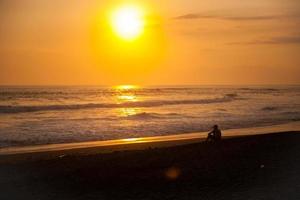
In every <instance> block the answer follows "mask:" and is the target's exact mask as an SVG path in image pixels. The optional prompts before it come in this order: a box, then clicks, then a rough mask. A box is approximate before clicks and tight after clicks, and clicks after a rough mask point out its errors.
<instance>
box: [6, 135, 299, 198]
mask: <svg viewBox="0 0 300 200" xmlns="http://www.w3.org/2000/svg"><path fill="white" fill-rule="evenodd" d="M299 133H300V132H299V131H289V132H277V133H269V134H259V135H248V136H247V135H244V136H242V137H227V138H226V139H224V140H223V141H222V142H221V143H220V144H207V143H205V142H203V141H199V140H197V139H193V142H188V143H186V144H184V142H182V141H181V143H180V142H179V143H180V145H178V144H177V145H176V143H178V141H177V142H175V143H173V144H172V145H169V146H168V145H167V146H166V144H170V141H168V142H167V143H164V145H163V146H161V147H147V148H137V147H138V146H139V145H140V146H141V145H143V144H141V143H136V144H133V146H135V147H136V148H132V149H128V150H124V149H120V150H117V149H116V150H114V151H113V152H101V151H100V152H99V147H91V148H85V149H80V148H79V149H76V150H74V149H73V150H72V149H69V150H59V151H48V152H47V151H45V152H35V153H27V154H10V155H1V156H0V176H1V179H0V193H1V199H3V200H6V199H103V200H106V199H112V200H115V199H299V197H300V193H299V190H300V184H299V182H300V170H299V169H300V146H299V142H300V134H299Z"/></svg>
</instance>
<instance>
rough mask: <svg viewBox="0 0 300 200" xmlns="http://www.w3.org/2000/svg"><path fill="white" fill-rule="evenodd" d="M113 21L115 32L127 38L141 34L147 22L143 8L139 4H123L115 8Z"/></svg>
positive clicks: (130, 38)
mask: <svg viewBox="0 0 300 200" xmlns="http://www.w3.org/2000/svg"><path fill="white" fill-rule="evenodd" d="M111 21H112V22H111V23H112V28H113V31H114V32H115V34H116V35H117V36H119V37H121V38H122V39H125V40H133V39H135V38H137V37H138V36H139V35H141V34H142V32H143V29H144V23H145V22H144V19H143V12H142V9H141V8H139V7H137V6H123V7H121V8H119V9H117V10H115V11H114V12H113V14H112V19H111Z"/></svg>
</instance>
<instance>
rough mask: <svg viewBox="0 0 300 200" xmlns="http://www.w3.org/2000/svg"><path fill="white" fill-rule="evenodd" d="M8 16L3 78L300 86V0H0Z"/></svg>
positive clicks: (2, 15)
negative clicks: (131, 10) (135, 15)
mask: <svg viewBox="0 0 300 200" xmlns="http://www.w3.org/2000/svg"><path fill="white" fill-rule="evenodd" d="M126 6H133V7H137V10H138V12H140V13H141V18H142V19H141V22H140V24H132V25H129V26H132V28H135V26H142V28H141V29H139V30H133V31H136V32H134V33H137V36H134V37H131V35H129V36H128V35H127V37H125V36H126V34H128V33H127V32H126V30H125V33H121V34H120V33H116V30H115V29H114V28H115V26H116V25H115V24H118V23H119V21H118V20H115V19H114V18H113V17H114V13H117V14H115V15H116V16H117V15H118V14H119V13H121V11H118V10H122V8H124V7H126ZM129 17H130V16H129ZM115 18H117V17H115ZM121 18H122V17H121ZM0 19H1V23H0V84H1V85H116V84H138V85H172V84H175V85H183V84H192V85H198V84H199V85H201V84H300V1H298V0H251V1H241V0H226V1H224V0H203V1H199V0H186V1H184V0H164V1H162V0H151V1H143V0H139V1H117V0H110V1H108V0H107V1H104V0H85V1H80V0H75V1H74V0H21V1H20V0H0ZM125 19H126V17H125ZM114 20H115V21H114ZM125 21H126V20H125ZM120 23H123V22H122V21H121V22H120ZM124 23H126V22H124ZM123 25H124V24H121V26H123ZM124 26H126V24H125V25H124ZM121 32H122V30H121ZM123 32H124V31H123ZM118 34H119V35H118ZM122 34H123V36H124V37H122ZM124 34H125V35H124ZM129 34H130V33H129Z"/></svg>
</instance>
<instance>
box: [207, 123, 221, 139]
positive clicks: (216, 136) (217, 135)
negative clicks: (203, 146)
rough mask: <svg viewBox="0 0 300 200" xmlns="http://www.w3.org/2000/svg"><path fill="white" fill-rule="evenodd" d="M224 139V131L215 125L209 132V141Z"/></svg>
mask: <svg viewBox="0 0 300 200" xmlns="http://www.w3.org/2000/svg"><path fill="white" fill-rule="evenodd" d="M221 139H222V133H221V130H220V129H219V127H218V125H214V126H213V130H212V131H210V132H209V133H208V136H207V141H213V142H217V141H220V140H221Z"/></svg>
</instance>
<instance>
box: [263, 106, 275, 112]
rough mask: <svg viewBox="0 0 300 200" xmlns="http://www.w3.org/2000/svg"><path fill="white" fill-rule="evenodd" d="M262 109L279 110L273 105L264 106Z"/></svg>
mask: <svg viewBox="0 0 300 200" xmlns="http://www.w3.org/2000/svg"><path fill="white" fill-rule="evenodd" d="M261 110H263V111H274V110H278V108H277V107H273V106H266V107H263V108H262V109H261Z"/></svg>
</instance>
